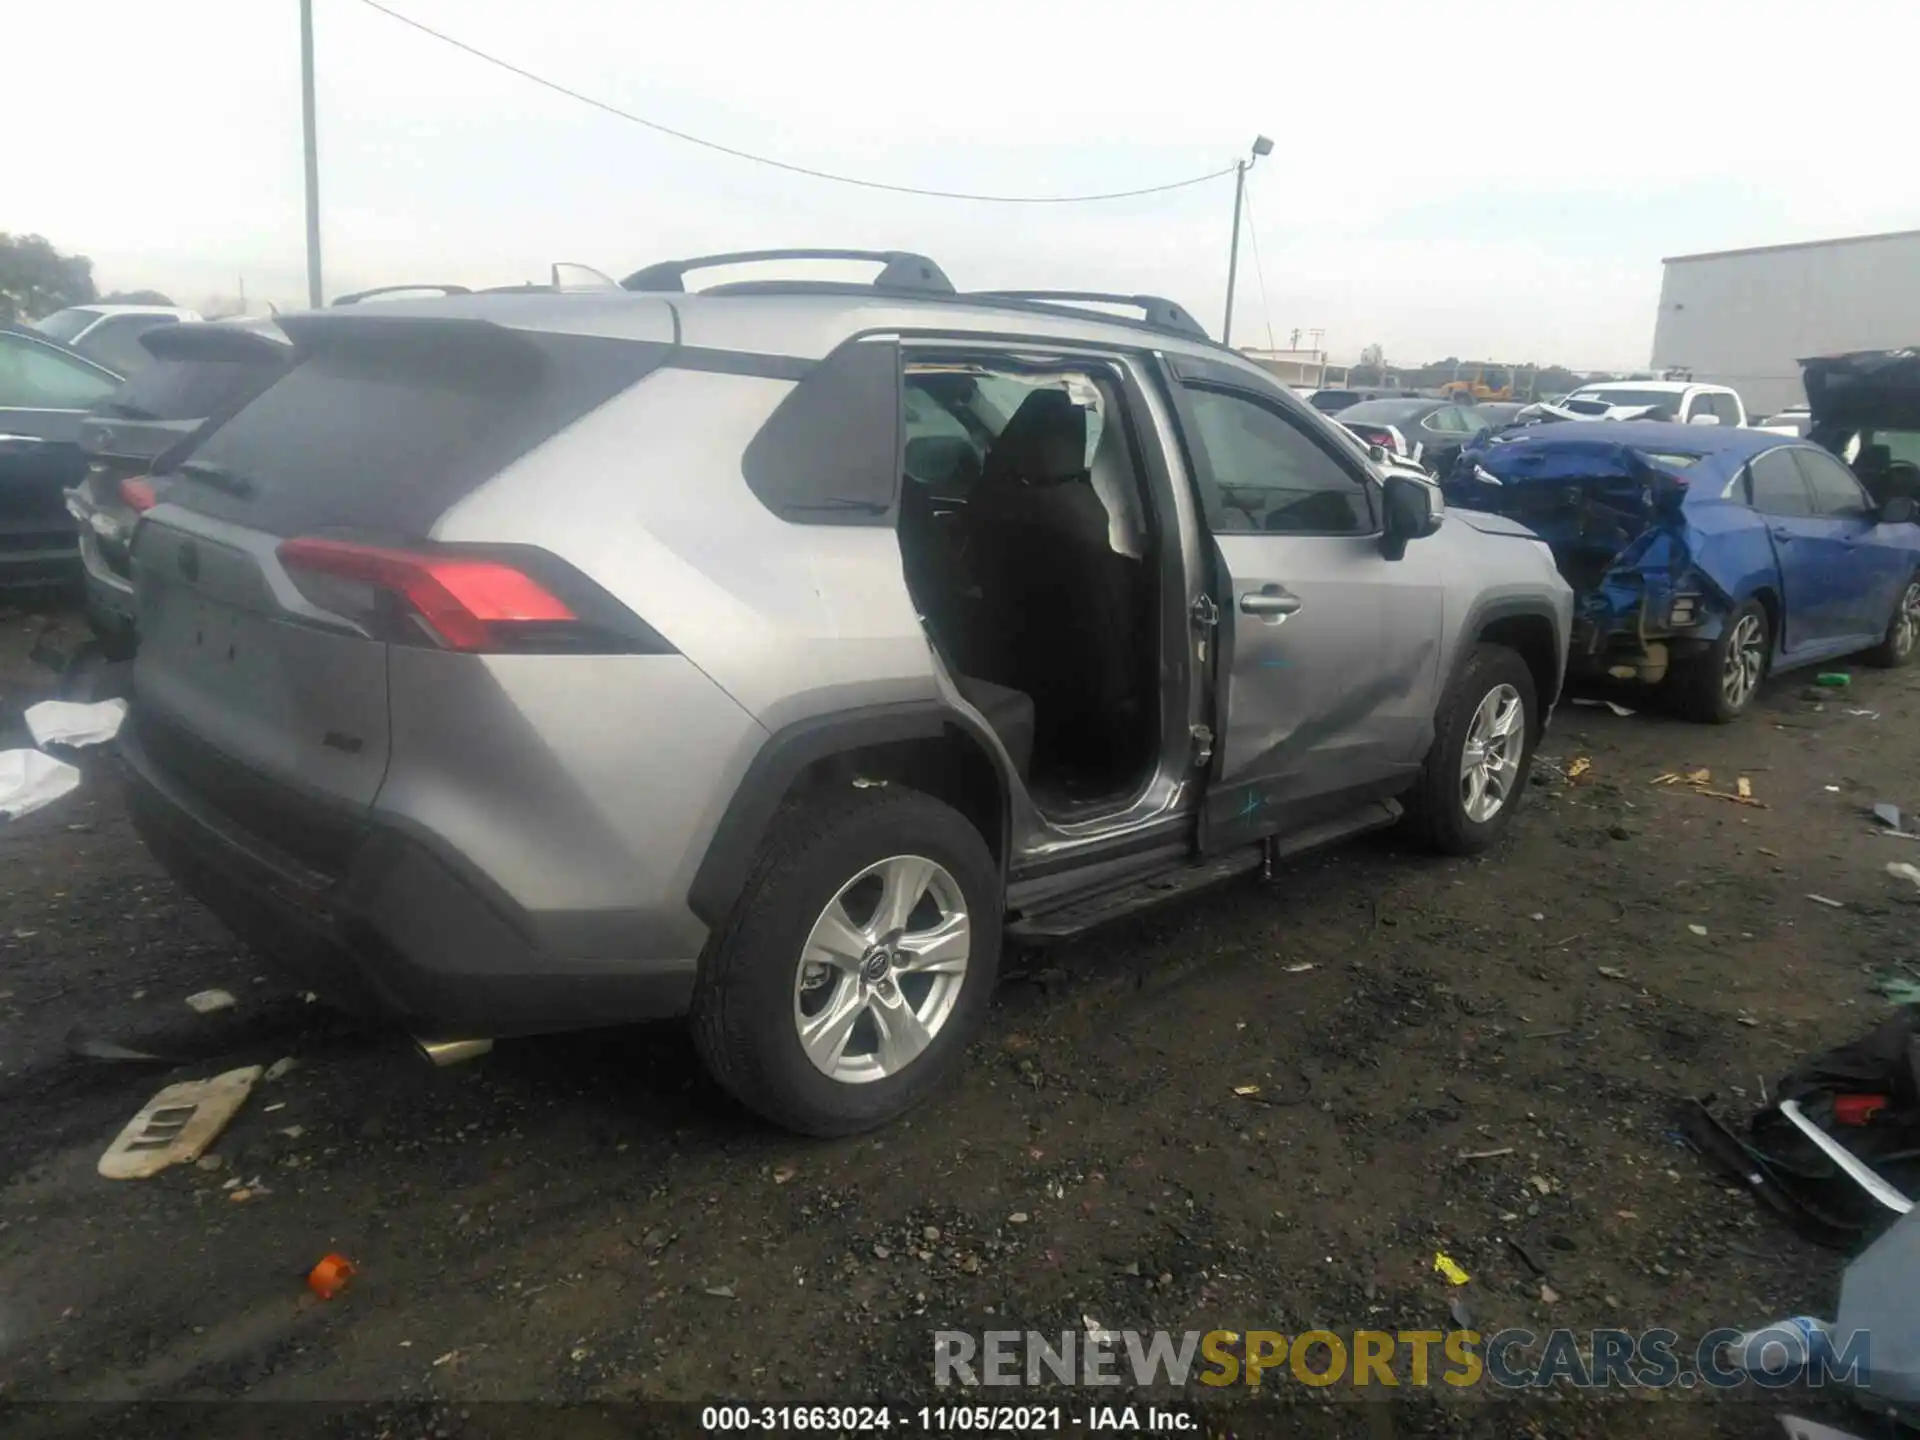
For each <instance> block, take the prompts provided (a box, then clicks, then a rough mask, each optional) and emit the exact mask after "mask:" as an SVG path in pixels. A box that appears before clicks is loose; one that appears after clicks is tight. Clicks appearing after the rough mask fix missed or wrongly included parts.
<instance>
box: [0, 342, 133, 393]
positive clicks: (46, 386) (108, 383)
mask: <svg viewBox="0 0 1920 1440" xmlns="http://www.w3.org/2000/svg"><path fill="white" fill-rule="evenodd" d="M116 388H118V384H117V382H116V381H114V380H112V379H110V378H109V377H107V376H106V375H104V374H102V373H101V372H100V371H98V370H95V369H94V368H93V367H92V366H90V365H83V364H81V363H80V362H79V361H77V360H74V359H72V358H70V357H68V356H66V355H62V354H60V353H59V352H58V351H57V350H50V349H48V348H47V347H46V346H44V345H37V344H35V343H34V342H33V341H31V340H28V339H26V338H25V337H23V336H19V335H0V406H6V407H9V408H11V409H15V410H85V409H86V408H87V407H88V406H90V405H92V404H94V403H96V402H97V401H101V400H104V399H106V398H107V396H109V395H111V394H112V393H113V392H114V390H115V389H116Z"/></svg>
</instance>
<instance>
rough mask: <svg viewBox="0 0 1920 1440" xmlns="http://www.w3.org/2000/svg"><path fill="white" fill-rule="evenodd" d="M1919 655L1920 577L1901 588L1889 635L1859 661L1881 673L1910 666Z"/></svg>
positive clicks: (1888, 624) (1889, 626)
mask: <svg viewBox="0 0 1920 1440" xmlns="http://www.w3.org/2000/svg"><path fill="white" fill-rule="evenodd" d="M1916 652H1920V575H1915V576H1914V577H1913V578H1912V579H1910V580H1908V581H1907V583H1906V584H1905V585H1902V586H1901V587H1900V598H1899V600H1898V601H1897V602H1895V604H1894V607H1893V615H1892V617H1891V618H1889V619H1888V621H1887V633H1886V634H1885V635H1883V636H1882V637H1881V638H1880V643H1879V644H1878V645H1876V646H1874V647H1873V649H1871V650H1869V651H1867V652H1866V654H1864V655H1862V656H1861V657H1860V658H1861V659H1862V660H1864V661H1866V662H1867V664H1869V665H1873V666H1877V667H1878V668H1879V669H1882V670H1898V669H1900V668H1901V667H1902V666H1904V665H1907V664H1910V663H1911V662H1912V660H1913V657H1914V655H1915V653H1916Z"/></svg>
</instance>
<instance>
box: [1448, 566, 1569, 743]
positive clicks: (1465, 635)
mask: <svg viewBox="0 0 1920 1440" xmlns="http://www.w3.org/2000/svg"><path fill="white" fill-rule="evenodd" d="M1499 620H1542V621H1545V622H1546V625H1547V629H1548V631H1549V632H1551V634H1552V635H1553V665H1554V685H1553V694H1552V695H1551V696H1547V697H1538V698H1540V699H1541V723H1542V724H1543V725H1544V724H1545V723H1546V717H1547V716H1548V715H1551V714H1552V713H1553V708H1554V706H1556V705H1557V704H1559V702H1560V697H1561V694H1562V693H1563V692H1564V691H1565V690H1566V688H1567V637H1566V635H1565V634H1563V633H1562V632H1561V628H1560V617H1559V616H1558V615H1556V614H1555V613H1554V610H1553V607H1552V606H1551V605H1547V604H1543V603H1542V602H1541V601H1539V600H1537V599H1535V598H1533V597H1532V596H1527V595H1508V596H1502V597H1500V598H1499V599H1495V600H1481V601H1477V602H1476V603H1475V604H1474V605H1473V607H1472V608H1471V609H1470V610H1468V611H1467V618H1466V622H1465V623H1464V624H1463V625H1462V626H1461V627H1460V644H1459V647H1458V649H1456V650H1455V652H1454V656H1453V667H1452V670H1451V672H1450V673H1449V674H1448V675H1447V683H1446V687H1445V689H1443V690H1442V692H1441V693H1442V694H1443V695H1450V694H1452V693H1453V686H1454V682H1455V681H1457V680H1458V679H1459V678H1460V672H1461V670H1462V669H1463V668H1465V666H1466V663H1467V657H1468V656H1469V655H1470V654H1471V653H1472V649H1473V647H1474V646H1475V645H1477V644H1479V643H1480V639H1479V637H1480V632H1481V631H1482V630H1484V629H1486V628H1487V626H1489V625H1491V624H1493V623H1494V622H1496V621H1499Z"/></svg>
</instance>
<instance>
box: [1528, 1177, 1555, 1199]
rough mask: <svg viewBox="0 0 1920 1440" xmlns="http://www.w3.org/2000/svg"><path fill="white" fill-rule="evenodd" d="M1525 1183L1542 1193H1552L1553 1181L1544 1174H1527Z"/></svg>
mask: <svg viewBox="0 0 1920 1440" xmlns="http://www.w3.org/2000/svg"><path fill="white" fill-rule="evenodd" d="M1527 1183H1528V1184H1529V1185H1531V1186H1532V1187H1533V1188H1534V1189H1536V1190H1538V1191H1539V1192H1540V1193H1541V1194H1542V1195H1551V1194H1552V1193H1553V1182H1552V1181H1551V1180H1549V1179H1547V1177H1546V1176H1544V1175H1529V1176H1528V1177H1527Z"/></svg>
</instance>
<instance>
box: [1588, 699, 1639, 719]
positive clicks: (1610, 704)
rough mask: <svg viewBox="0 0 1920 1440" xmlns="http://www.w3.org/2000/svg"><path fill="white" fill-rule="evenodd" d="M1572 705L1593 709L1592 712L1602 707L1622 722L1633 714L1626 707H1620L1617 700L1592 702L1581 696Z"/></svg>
mask: <svg viewBox="0 0 1920 1440" xmlns="http://www.w3.org/2000/svg"><path fill="white" fill-rule="evenodd" d="M1573 703H1574V704H1576V705H1585V706H1587V707H1588V708H1589V709H1593V710H1598V709H1601V708H1602V707H1605V708H1606V709H1608V710H1611V711H1612V712H1613V713H1614V714H1616V715H1618V716H1619V717H1620V718H1621V719H1623V720H1624V719H1625V718H1626V717H1627V716H1629V715H1632V714H1634V713H1635V712H1634V711H1633V710H1631V709H1629V708H1628V707H1627V706H1625V705H1622V704H1621V703H1620V702H1619V701H1618V700H1594V699H1590V698H1588V697H1587V696H1584V695H1583V696H1579V697H1577V698H1576V699H1575V700H1574V702H1573Z"/></svg>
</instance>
